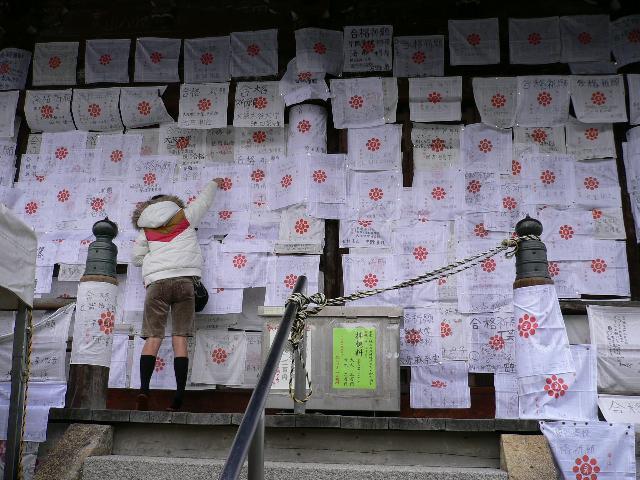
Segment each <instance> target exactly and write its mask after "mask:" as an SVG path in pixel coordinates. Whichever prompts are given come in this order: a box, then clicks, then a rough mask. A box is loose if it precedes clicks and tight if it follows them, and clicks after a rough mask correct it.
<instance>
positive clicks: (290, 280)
mask: <svg viewBox="0 0 640 480" xmlns="http://www.w3.org/2000/svg"><path fill="white" fill-rule="evenodd" d="M297 281H298V276H297V275H294V274H293V273H290V274H289V275H287V276H286V277H284V282H283V283H284V286H285V287H287V288H288V289H289V290H293V287H294V286H295V284H296V282H297Z"/></svg>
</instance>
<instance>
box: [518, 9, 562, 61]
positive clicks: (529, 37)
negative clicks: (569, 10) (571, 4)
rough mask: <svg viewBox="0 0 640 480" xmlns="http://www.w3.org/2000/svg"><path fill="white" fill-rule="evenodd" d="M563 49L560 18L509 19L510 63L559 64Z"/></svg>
mask: <svg viewBox="0 0 640 480" xmlns="http://www.w3.org/2000/svg"><path fill="white" fill-rule="evenodd" d="M561 48H562V46H561V44H560V19H559V18H558V17H544V18H510V19H509V62H510V63H512V64H527V65H529V64H531V65H540V64H544V63H557V62H559V61H560V52H561Z"/></svg>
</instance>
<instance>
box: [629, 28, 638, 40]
mask: <svg viewBox="0 0 640 480" xmlns="http://www.w3.org/2000/svg"><path fill="white" fill-rule="evenodd" d="M627 40H628V41H629V43H640V30H638V29H637V28H635V29H633V30H631V31H630V32H629V34H628V35H627Z"/></svg>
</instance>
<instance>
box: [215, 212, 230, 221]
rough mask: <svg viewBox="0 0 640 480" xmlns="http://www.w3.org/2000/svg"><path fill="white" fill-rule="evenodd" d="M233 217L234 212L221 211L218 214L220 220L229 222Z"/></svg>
mask: <svg viewBox="0 0 640 480" xmlns="http://www.w3.org/2000/svg"><path fill="white" fill-rule="evenodd" d="M232 216H233V212H232V211H230V210H220V211H219V212H218V218H219V219H220V220H229V219H230V218H231V217H232Z"/></svg>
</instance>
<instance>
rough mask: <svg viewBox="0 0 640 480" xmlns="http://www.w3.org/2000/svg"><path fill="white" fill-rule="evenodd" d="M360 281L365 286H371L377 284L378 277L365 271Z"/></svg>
mask: <svg viewBox="0 0 640 480" xmlns="http://www.w3.org/2000/svg"><path fill="white" fill-rule="evenodd" d="M362 283H363V284H364V286H365V287H367V288H373V287H375V286H376V285H378V277H377V276H376V275H375V274H373V273H367V274H366V275H365V276H364V278H363V279H362Z"/></svg>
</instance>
